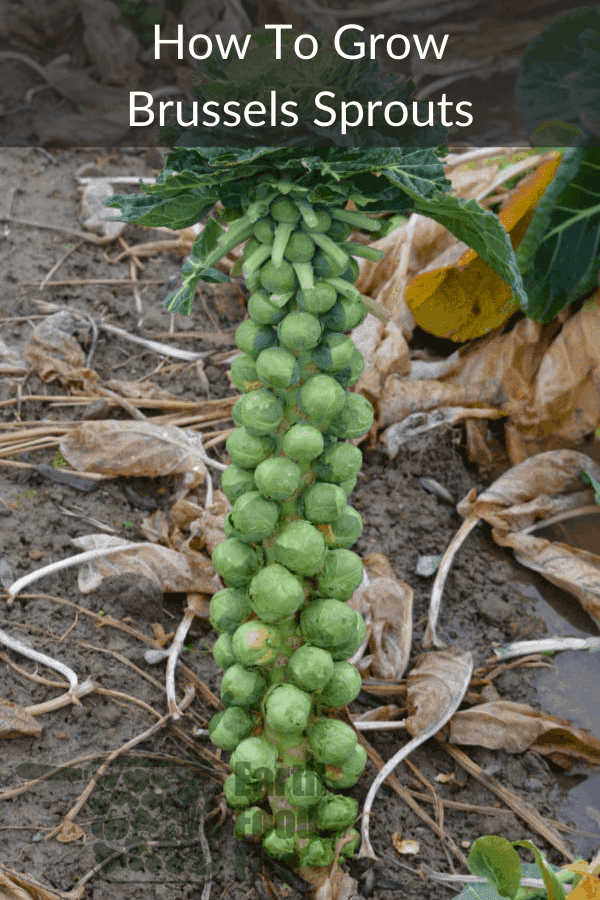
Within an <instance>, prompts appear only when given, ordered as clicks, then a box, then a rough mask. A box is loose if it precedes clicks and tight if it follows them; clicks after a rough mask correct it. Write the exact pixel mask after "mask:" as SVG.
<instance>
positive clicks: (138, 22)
mask: <svg viewBox="0 0 600 900" xmlns="http://www.w3.org/2000/svg"><path fill="white" fill-rule="evenodd" d="M28 6H31V8H30V9H28ZM6 9H7V14H6V15H5V16H4V19H3V22H2V23H0V37H1V39H2V41H3V47H2V49H1V50H0V73H1V74H2V77H1V78H0V90H1V92H2V93H1V95H0V142H1V143H2V144H3V145H4V146H18V145H24V146H28V145H29V146H31V145H41V146H50V147H52V146H54V147H69V146H70V147H75V146H78V147H81V146H95V147H101V146H115V145H122V146H155V145H156V144H163V145H164V144H166V145H171V146H173V145H177V146H182V147H211V146H212V147H234V148H241V147H258V146H265V147H315V146H316V147H319V146H320V147H327V146H342V147H381V146H401V147H428V146H429V147H430V146H438V145H440V144H450V145H453V146H460V145H464V146H500V145H504V146H507V145H509V146H515V147H520V146H529V145H531V144H534V145H538V146H572V145H578V146H597V145H598V143H599V141H600V9H599V8H598V7H594V6H587V7H579V6H577V5H576V4H572V3H571V4H569V3H552V2H546V0H531V2H525V3H523V2H520V3H517V2H516V0H508V2H503V3H496V4H494V3H492V4H482V3H477V2H476V0H422V2H416V0H403V2H401V0H396V2H393V0H380V2H377V0H375V2H372V3H370V4H360V3H357V2H356V0H344V2H340V0H319V2H313V3H311V4H310V8H304V7H303V5H302V4H300V5H296V6H294V7H293V9H292V7H290V8H289V9H288V7H287V5H286V4H283V3H279V2H271V0H246V2H240V0H221V2H219V0H215V3H214V4H212V7H211V9H210V10H209V9H208V8H207V7H206V6H205V4H204V3H200V2H198V0H184V2H183V3H182V2H181V0H158V2H145V0H59V2H58V3H57V2H55V0H45V3H42V4H40V3H36V4H35V5H34V4H33V0H28V2H25V3H19V4H16V3H14V5H13V4H12V3H11V0H7V2H6ZM285 17H287V21H283V19H284V18H285Z"/></svg>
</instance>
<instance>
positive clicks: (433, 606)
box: [423, 517, 479, 650]
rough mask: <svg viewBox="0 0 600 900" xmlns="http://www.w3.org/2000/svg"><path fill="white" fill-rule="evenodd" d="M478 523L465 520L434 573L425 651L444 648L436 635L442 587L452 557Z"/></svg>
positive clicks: (424, 642) (473, 519) (472, 520)
mask: <svg viewBox="0 0 600 900" xmlns="http://www.w3.org/2000/svg"><path fill="white" fill-rule="evenodd" d="M478 522H479V518H476V517H471V518H468V519H465V520H464V522H463V523H462V525H461V526H460V528H459V529H458V531H457V532H456V534H455V535H454V537H453V538H452V540H451V542H450V544H449V545H448V547H447V548H446V550H445V552H444V555H443V556H442V559H441V562H440V566H439V569H438V570H437V572H436V576H435V581H434V583H433V588H432V590H431V600H430V601H429V618H428V621H427V628H426V630H425V635H424V637H423V646H424V647H425V648H426V649H427V650H430V649H431V648H432V647H435V648H437V649H438V650H439V649H440V648H442V647H444V646H445V644H444V643H443V641H441V640H440V639H439V638H438V636H437V634H436V628H437V621H438V617H439V614H440V606H441V603H442V594H443V591H444V585H445V583H446V578H447V577H448V573H449V571H450V568H451V566H452V563H453V561H454V557H455V556H456V554H457V552H458V550H459V549H460V547H461V545H462V544H463V542H464V541H465V540H466V538H467V537H468V535H469V534H470V533H471V531H473V529H474V528H475V526H476V525H477V523H478Z"/></svg>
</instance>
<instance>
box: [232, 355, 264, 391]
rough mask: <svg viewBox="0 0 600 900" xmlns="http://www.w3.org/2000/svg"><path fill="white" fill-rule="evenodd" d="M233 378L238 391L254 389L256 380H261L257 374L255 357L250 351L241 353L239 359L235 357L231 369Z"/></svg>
mask: <svg viewBox="0 0 600 900" xmlns="http://www.w3.org/2000/svg"><path fill="white" fill-rule="evenodd" d="M230 374H231V380H232V381H233V383H234V384H235V386H236V388H237V389H238V391H252V390H254V387H255V386H256V382H257V381H260V379H259V377H258V375H257V374H256V364H255V362H254V357H252V356H250V354H249V353H240V355H239V356H238V357H237V359H234V361H233V363H232V364H231V369H230Z"/></svg>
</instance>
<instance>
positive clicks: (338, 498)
mask: <svg viewBox="0 0 600 900" xmlns="http://www.w3.org/2000/svg"><path fill="white" fill-rule="evenodd" d="M236 502H239V501H236ZM345 505H346V495H345V494H344V492H343V490H342V489H341V488H340V487H339V486H338V485H337V484H330V483H329V482H327V481H321V482H317V483H316V484H312V485H311V486H310V487H309V488H307V489H306V490H305V492H304V515H305V516H306V518H307V519H310V521H311V522H333V521H334V520H335V519H337V517H338V516H339V515H340V513H341V512H342V510H343V509H344V507H345ZM359 583H360V582H359ZM330 596H332V597H333V596H335V595H334V594H331V595H330Z"/></svg>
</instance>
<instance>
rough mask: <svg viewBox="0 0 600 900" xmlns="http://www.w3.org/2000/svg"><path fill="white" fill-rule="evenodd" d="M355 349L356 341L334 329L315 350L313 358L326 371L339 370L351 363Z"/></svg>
mask: <svg viewBox="0 0 600 900" xmlns="http://www.w3.org/2000/svg"><path fill="white" fill-rule="evenodd" d="M355 350H356V346H355V344H354V342H353V341H352V340H351V339H350V338H349V337H348V336H347V335H345V334H342V333H341V332H339V331H334V332H332V333H331V334H328V335H327V337H326V338H325V340H324V341H323V343H322V344H321V346H320V347H319V348H318V349H317V350H315V352H314V355H313V359H314V361H315V362H316V364H317V365H318V367H319V368H320V369H323V371H324V372H337V371H339V370H341V369H345V368H346V367H347V366H349V365H350V361H351V360H352V357H353V355H354V351H355Z"/></svg>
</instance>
